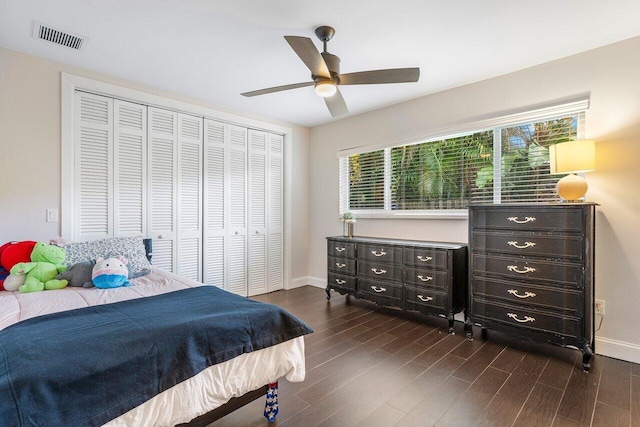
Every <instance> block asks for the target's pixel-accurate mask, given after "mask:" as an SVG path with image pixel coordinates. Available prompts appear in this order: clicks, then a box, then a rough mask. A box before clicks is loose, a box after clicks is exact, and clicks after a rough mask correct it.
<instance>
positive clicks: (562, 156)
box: [549, 139, 596, 174]
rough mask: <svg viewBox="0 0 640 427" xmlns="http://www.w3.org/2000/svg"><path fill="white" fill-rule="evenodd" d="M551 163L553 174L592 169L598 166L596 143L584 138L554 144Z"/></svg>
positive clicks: (551, 148) (550, 149)
mask: <svg viewBox="0 0 640 427" xmlns="http://www.w3.org/2000/svg"><path fill="white" fill-rule="evenodd" d="M549 163H550V168H551V173H552V174H557V173H569V172H587V171H592V170H594V169H595V167H596V143H595V141H594V140H593V139H582V140H579V141H569V142H562V143H560V144H555V145H552V146H550V147H549Z"/></svg>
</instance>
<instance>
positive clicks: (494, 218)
mask: <svg viewBox="0 0 640 427" xmlns="http://www.w3.org/2000/svg"><path fill="white" fill-rule="evenodd" d="M472 212H473V227H474V228H505V229H517V230H521V231H525V230H554V231H555V230H563V231H573V232H580V231H582V230H583V229H584V220H583V213H582V212H583V211H582V209H580V208H576V209H572V208H567V207H557V208H552V207H535V208H531V207H530V206H522V207H517V206H513V207H512V206H509V207H499V208H491V207H489V208H487V207H479V208H473V207H472Z"/></svg>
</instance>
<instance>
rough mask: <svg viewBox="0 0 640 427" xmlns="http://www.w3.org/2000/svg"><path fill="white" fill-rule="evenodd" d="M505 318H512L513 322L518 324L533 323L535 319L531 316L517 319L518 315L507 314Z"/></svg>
mask: <svg viewBox="0 0 640 427" xmlns="http://www.w3.org/2000/svg"><path fill="white" fill-rule="evenodd" d="M507 317H510V318H512V319H513V320H515V321H516V322H518V323H528V322H535V321H536V319H535V317H531V316H524V319H518V315H517V314H515V313H507Z"/></svg>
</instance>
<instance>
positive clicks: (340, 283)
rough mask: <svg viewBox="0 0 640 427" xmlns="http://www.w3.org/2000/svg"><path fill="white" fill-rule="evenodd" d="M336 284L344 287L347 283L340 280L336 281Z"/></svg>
mask: <svg viewBox="0 0 640 427" xmlns="http://www.w3.org/2000/svg"><path fill="white" fill-rule="evenodd" d="M336 283H337V284H338V285H344V284H345V283H347V281H346V280H342V279H336Z"/></svg>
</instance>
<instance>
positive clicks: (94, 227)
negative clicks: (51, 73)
mask: <svg viewBox="0 0 640 427" xmlns="http://www.w3.org/2000/svg"><path fill="white" fill-rule="evenodd" d="M75 105H76V108H75V122H76V125H75V141H76V144H75V148H74V149H75V153H74V156H75V162H74V168H75V170H74V194H75V198H74V204H75V206H74V209H75V221H74V222H75V224H74V239H75V240H79V241H84V240H93V239H100V238H105V237H110V236H111V235H112V233H113V186H112V182H113V100H112V99H111V98H106V97H104V96H98V95H92V94H88V93H83V92H76V94H75Z"/></svg>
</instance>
